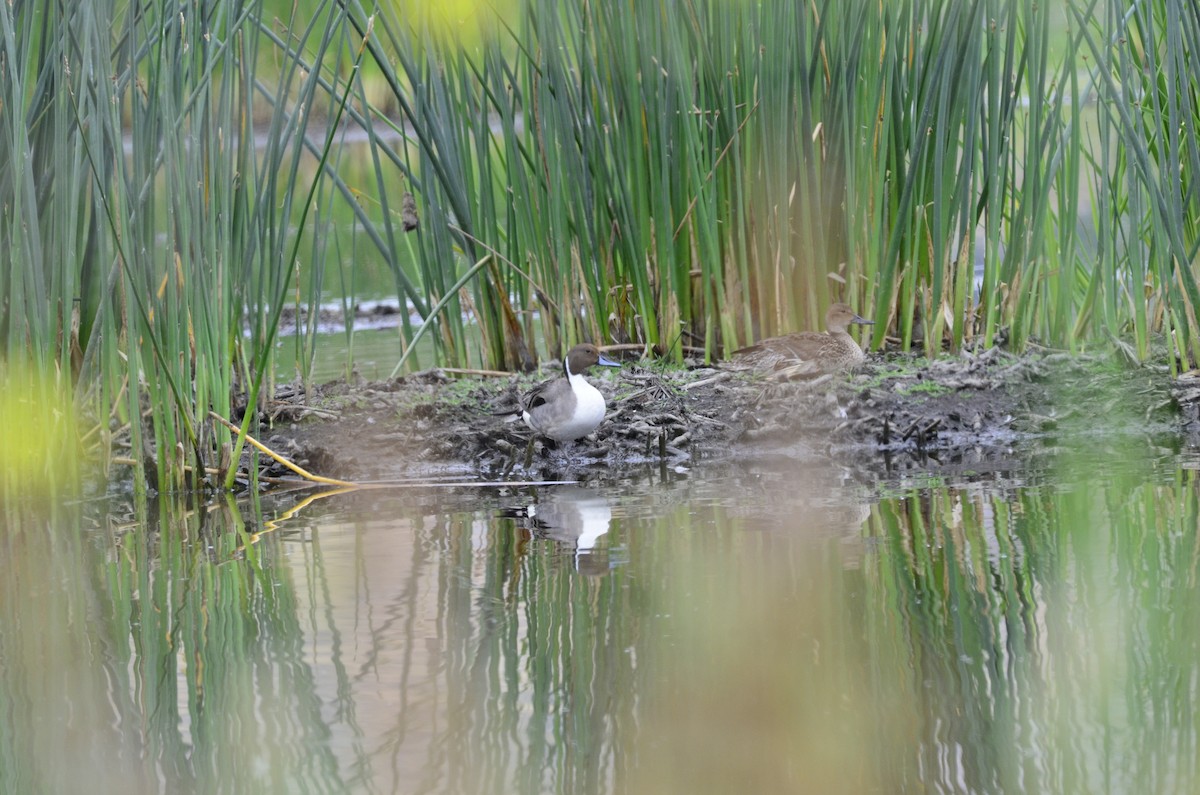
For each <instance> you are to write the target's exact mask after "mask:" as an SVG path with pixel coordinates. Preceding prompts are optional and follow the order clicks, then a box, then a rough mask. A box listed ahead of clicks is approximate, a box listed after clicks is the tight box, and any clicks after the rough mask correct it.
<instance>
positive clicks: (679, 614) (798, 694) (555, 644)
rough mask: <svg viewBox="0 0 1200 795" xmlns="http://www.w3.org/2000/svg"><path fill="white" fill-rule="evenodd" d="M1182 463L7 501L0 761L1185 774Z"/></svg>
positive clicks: (337, 780) (92, 773)
mask: <svg viewBox="0 0 1200 795" xmlns="http://www.w3.org/2000/svg"><path fill="white" fill-rule="evenodd" d="M1002 463H1003V462H1002ZM1195 466H1196V461H1195V460H1194V459H1188V458H1187V457H1186V456H1185V457H1182V458H1181V457H1166V458H1163V457H1153V458H1151V457H1147V458H1144V459H1143V458H1141V457H1138V456H1136V455H1130V454H1129V453H1128V451H1125V452H1124V453H1122V454H1121V455H1120V456H1119V457H1117V456H1114V457H1113V459H1112V460H1111V461H1108V460H1105V459H1104V458H1103V457H1101V456H1090V457H1089V458H1088V459H1086V460H1084V459H1081V458H1078V457H1077V458H1072V459H1070V460H1069V461H1067V462H1066V463H1063V462H1061V461H1054V460H1051V463H1050V464H1046V463H1045V462H1044V460H1043V462H1042V463H1037V464H1034V463H1020V462H1017V463H1016V464H1014V463H1013V462H1009V464H1008V465H1006V466H1001V470H1002V471H1000V472H998V473H992V474H974V475H971V474H961V473H960V474H956V475H954V476H940V477H936V478H935V477H932V476H928V475H924V476H917V477H911V476H910V477H907V478H905V477H899V476H892V477H888V476H886V473H884V474H882V475H881V474H880V472H879V471H878V470H877V469H874V468H873V467H874V465H873V464H872V466H870V467H860V466H855V465H851V464H846V463H845V462H842V463H841V464H839V465H835V466H825V467H817V468H813V467H807V466H804V467H802V466H799V465H798V464H794V463H783V464H774V465H770V466H768V465H766V464H738V465H727V466H722V467H708V468H704V467H700V468H697V469H693V470H691V471H686V472H663V471H659V470H651V471H647V472H644V473H636V474H635V475H632V476H629V477H624V478H597V480H596V481H595V482H592V483H587V484H582V485H579V486H565V487H554V488H542V489H517V488H513V489H506V490H500V489H472V488H461V489H454V490H434V489H403V490H401V489H397V490H379V491H362V492H356V493H350V494H326V495H321V496H318V497H316V498H315V499H309V498H311V497H312V495H311V494H306V495H295V494H292V495H281V496H277V497H270V498H266V499H264V500H263V501H262V502H260V503H255V504H252V503H238V502H234V501H232V500H229V501H218V502H216V503H211V504H208V505H204V506H200V505H195V504H191V505H189V504H187V503H186V502H182V501H172V500H162V501H159V502H157V503H155V504H152V505H151V506H149V507H148V509H146V510H139V509H137V508H130V509H128V510H126V511H124V512H122V510H118V509H117V508H115V507H114V505H113V504H111V503H106V504H104V505H103V506H102V507H98V506H97V504H95V503H86V504H82V505H72V506H62V507H60V508H59V509H58V510H57V511H55V512H53V514H52V515H50V516H46V515H39V516H37V517H33V516H30V515H28V513H27V512H26V513H22V512H21V511H20V510H19V509H18V508H17V507H15V506H7V507H5V508H4V509H3V510H4V512H5V513H4V515H5V516H6V519H7V529H6V532H5V533H4V535H3V539H4V540H3V544H4V548H3V551H2V553H0V791H3V792H6V793H8V792H11V793H27V792H29V793H32V792H60V793H64V792H89V793H104V792H121V793H140V792H200V793H207V792H231V793H258V792H280V793H299V792H330V793H342V792H389V793H390V792H397V793H424V792H430V793H433V792H437V793H443V792H450V793H457V792H463V793H542V792H545V793H590V792H617V793H675V792H678V793H733V792H739V793H778V792H813V793H829V792H835V793H837V792H846V793H864V792H887V793H894V792H979V793H998V792H1013V793H1018V792H1020V793H1036V792H1081V793H1082V792H1089V793H1090V792H1192V791H1196V790H1197V785H1196V784H1195V783H1193V782H1195V781H1196V780H1197V771H1196V766H1197V758H1198V754H1197V750H1198V748H1197V746H1198V743H1200V739H1198V738H1200V734H1198V729H1200V717H1198V713H1197V709H1196V690H1197V687H1198V683H1200V588H1198V586H1197V569H1198V567H1200V538H1198V536H1197V511H1198V504H1200V501H1198V494H1200V490H1198V483H1197V476H1196V470H1195ZM981 469H982V468H981ZM531 503H535V504H536V505H537V513H536V516H535V518H533V519H530V518H528V517H527V516H525V515H523V512H524V509H525V508H526V507H527V506H528V505H529V504H531Z"/></svg>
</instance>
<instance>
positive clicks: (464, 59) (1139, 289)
mask: <svg viewBox="0 0 1200 795" xmlns="http://www.w3.org/2000/svg"><path fill="white" fill-rule="evenodd" d="M449 8H450V11H448V12H446V13H445V14H442V13H438V12H435V11H432V10H430V9H418V10H411V9H409V10H402V9H401V7H400V6H398V5H393V4H387V3H385V4H381V5H378V6H370V5H363V4H360V3H358V2H349V1H348V0H310V2H306V3H302V4H274V3H268V2H263V1H262V0H258V1H257V2H242V1H240V0H218V2H214V3H207V4H204V5H202V6H196V5H192V4H188V3H170V2H159V1H156V2H126V1H125V0H120V1H118V0H104V1H103V2H97V3H83V4H48V5H47V4H40V3H32V2H19V3H13V4H7V5H5V6H4V7H3V8H0V72H2V73H3V77H4V79H3V80H2V81H0V86H2V88H0V91H3V92H4V93H3V96H0V107H2V108H3V109H4V111H3V124H2V125H0V204H2V205H3V207H4V208H5V212H4V213H3V216H2V217H0V240H3V241H4V246H3V247H2V252H3V253H2V254H0V256H3V257H4V260H5V262H4V265H5V267H4V269H3V276H0V356H2V359H3V361H4V362H5V364H4V369H5V372H6V373H11V372H13V371H14V368H16V367H18V366H19V367H20V368H21V369H22V371H23V372H24V371H30V372H32V373H33V375H32V376H31V377H33V378H34V379H35V380H36V381H37V383H40V384H42V385H43V387H42V388H44V389H47V390H49V391H51V392H53V393H55V394H59V395H63V396H65V398H66V400H67V403H68V404H69V405H73V406H75V407H76V408H77V409H78V410H79V413H80V416H81V417H82V418H83V420H82V424H81V426H80V428H79V431H78V433H79V434H80V435H81V436H83V437H84V441H83V444H84V446H85V447H86V448H87V449H88V451H89V452H91V453H93V454H95V453H100V455H98V456H93V460H96V459H98V460H100V461H105V460H106V455H107V451H108V450H109V444H108V443H109V439H110V438H111V435H112V433H113V432H114V431H115V430H118V429H121V428H124V427H128V428H129V429H130V432H131V433H132V434H133V436H134V443H133V446H134V449H137V450H144V451H146V455H147V457H148V460H149V461H151V462H152V464H151V466H150V473H149V476H148V478H145V479H143V478H137V480H138V481H139V488H142V487H150V488H160V489H174V488H184V487H187V488H195V487H200V486H202V485H203V484H205V483H206V482H207V483H210V484H213V485H221V484H223V485H229V484H231V483H232V482H233V478H234V476H235V475H234V471H235V469H236V467H230V466H229V465H228V463H229V462H230V461H237V460H238V457H239V454H240V453H241V450H242V445H243V442H244V440H243V439H242V438H241V436H240V435H238V434H231V432H230V431H228V430H227V429H226V428H225V427H223V426H221V425H219V424H215V423H213V422H211V421H209V419H207V417H208V413H209V412H210V411H212V412H214V413H216V414H218V415H220V416H222V417H226V418H228V417H230V416H231V415H233V414H235V413H240V412H241V411H242V408H241V407H243V406H246V405H249V406H254V407H262V406H263V401H265V400H266V399H267V397H269V395H270V394H271V393H272V390H273V389H274V388H275V384H276V378H277V377H279V376H280V374H279V373H277V370H276V358H277V356H278V355H279V346H280V345H281V344H284V345H286V347H287V348H288V349H289V356H288V359H289V361H292V362H294V367H295V368H296V371H297V372H298V375H299V376H300V377H301V378H304V377H305V376H306V374H307V373H308V372H309V370H310V367H311V362H312V360H313V356H314V351H315V349H316V347H317V346H318V345H320V344H321V343H320V340H319V338H318V335H316V334H315V322H310V323H305V324H300V325H299V326H298V327H296V328H295V330H294V331H293V332H292V333H290V334H289V335H288V336H287V338H286V339H281V335H280V333H279V329H280V317H281V313H283V312H284V310H285V307H291V308H292V309H293V310H294V309H296V308H297V307H300V308H307V309H308V310H309V312H308V317H316V316H317V312H316V307H317V305H318V304H320V302H321V301H322V300H324V299H326V298H328V297H330V296H332V297H335V298H337V299H338V300H341V301H343V302H345V303H347V304H349V303H352V302H353V301H354V300H355V299H356V298H357V292H358V287H360V286H361V281H356V280H357V279H359V277H358V276H356V272H357V271H359V270H362V271H367V270H373V271H375V272H379V271H382V272H384V273H386V274H389V275H390V276H389V278H390V282H391V284H392V286H393V288H394V290H393V292H394V294H395V295H396V296H398V297H399V299H400V301H401V306H402V309H405V310H408V311H401V312H400V315H399V332H398V334H397V336H396V341H395V356H394V359H395V363H394V371H395V372H399V371H402V370H404V369H405V368H407V367H409V366H411V365H412V364H413V363H414V361H415V359H414V356H415V355H419V356H420V357H421V360H422V361H423V363H424V364H425V365H428V364H430V363H441V364H447V365H459V366H462V365H471V366H483V367H488V368H494V369H501V370H513V369H515V370H522V369H527V368H529V367H531V366H532V365H533V364H534V363H535V362H536V361H538V359H539V358H540V357H543V356H545V355H547V354H549V355H550V356H551V358H556V357H557V356H558V355H559V354H560V353H561V352H562V351H563V350H564V349H565V348H566V347H569V345H570V344H571V343H574V342H576V341H579V340H588V341H596V342H603V343H628V344H636V345H641V346H644V349H645V350H646V352H647V353H652V354H654V355H657V356H661V357H665V358H666V359H667V360H678V359H679V358H680V357H681V356H683V355H684V354H685V353H689V354H692V355H698V356H700V357H702V358H706V359H708V360H714V359H718V358H720V357H721V356H722V355H723V354H724V353H725V352H726V351H729V350H731V349H732V348H733V347H738V346H741V345H744V344H747V343H749V342H752V341H753V340H755V339H757V338H760V337H762V336H766V335H770V334H774V333H777V332H783V331H792V330H797V329H804V328H813V327H819V318H820V317H821V313H822V312H823V310H824V307H825V306H827V305H828V304H829V303H830V302H832V301H834V300H844V301H847V302H848V303H850V304H851V305H853V306H854V307H855V308H856V310H857V311H859V312H860V313H862V314H864V315H866V316H868V317H870V318H872V319H874V320H875V321H876V325H875V326H874V327H873V328H874V331H873V335H872V337H871V338H870V340H869V342H870V344H871V345H873V346H876V347H877V346H879V345H880V343H881V342H882V341H883V340H884V338H885V336H887V335H891V336H892V337H894V338H897V339H899V340H900V343H901V345H902V346H903V347H909V346H914V345H915V346H917V347H920V348H922V349H923V350H924V351H925V352H926V353H927V354H931V355H934V354H937V353H939V352H941V351H942V350H944V349H946V348H948V349H950V350H958V349H961V348H962V347H963V346H964V345H966V344H969V343H973V342H976V341H981V342H982V343H983V344H984V345H985V346H988V345H991V344H992V343H993V342H995V341H996V340H997V338H998V335H1002V337H1003V339H1004V340H1005V342H1006V343H1007V344H1008V345H1009V346H1010V347H1011V348H1012V349H1015V350H1018V351H1019V350H1021V349H1022V348H1023V347H1024V346H1025V345H1026V344H1027V343H1028V342H1029V341H1030V340H1031V339H1036V340H1037V341H1039V342H1040V343H1041V344H1043V345H1049V346H1056V347H1061V348H1064V349H1068V350H1080V349H1085V348H1088V347H1090V346H1094V345H1095V343H1096V342H1097V340H1108V339H1111V338H1120V339H1122V340H1124V341H1126V343H1127V344H1128V345H1130V346H1131V348H1132V350H1133V351H1134V355H1135V356H1136V357H1140V358H1143V359H1144V358H1146V357H1148V356H1149V355H1150V342H1151V339H1152V338H1153V337H1155V335H1160V334H1161V335H1163V336H1162V339H1163V340H1164V341H1165V343H1166V349H1167V354H1166V361H1167V363H1168V364H1169V366H1170V367H1172V368H1173V369H1178V368H1183V369H1187V368H1188V367H1190V366H1191V364H1192V362H1193V361H1194V359H1195V353H1196V350H1197V340H1198V339H1200V338H1198V336H1197V332H1198V331H1200V327H1198V326H1197V320H1196V307H1197V306H1198V305H1200V293H1198V292H1197V287H1196V280H1195V276H1194V267H1195V259H1196V251H1197V234H1196V223H1195V219H1196V218H1197V217H1200V212H1198V211H1197V207H1196V202H1197V201H1198V199H1197V193H1196V191H1195V190H1194V184H1193V183H1194V173H1195V170H1196V168H1197V166H1198V164H1200V145H1198V142H1197V140H1196V138H1195V135H1194V132H1193V129H1194V126H1195V121H1196V119H1197V117H1198V113H1200V111H1198V109H1197V107H1196V96H1197V92H1196V88H1197V84H1198V83H1200V66H1198V65H1197V63H1198V62H1197V60H1196V59H1195V58H1191V57H1189V55H1188V54H1189V53H1191V52H1194V51H1195V50H1196V49H1197V46H1198V45H1200V14H1198V12H1197V10H1196V9H1195V8H1194V7H1193V6H1191V5H1190V4H1186V3H1180V2H1176V1H1175V0H1147V1H1146V2H1136V3H1125V2H1120V1H1119V0H1091V1H1090V2H1082V1H1081V0H1067V1H1066V2H1064V3H1062V4H1047V3H1039V2H1034V0H1016V1H1015V2H1014V1H1011V0H976V1H975V2H967V3H960V2H951V1H950V0H902V1H901V2H896V3H883V4H877V3H859V2H852V3H843V2H827V3H814V4H795V3H771V2H763V3H752V2H702V1H700V0H691V1H688V2H670V3H636V4H629V5H624V4H617V5H614V4H607V3H587V2H583V1H582V0H565V1H563V0H528V1H527V2H520V3H512V4H505V5H502V6H501V7H491V6H486V7H485V6H482V5H481V6H477V7H476V6H470V5H467V6H452V7H449ZM351 140H353V141H354V143H353V144H352V145H351V143H350V142H351ZM345 338H346V340H347V341H349V342H350V344H348V345H346V346H345V347H346V350H347V354H346V367H347V368H349V367H350V366H351V365H352V362H353V355H354V354H353V350H354V349H353V344H352V339H353V330H352V329H350V328H347V329H346V331H345ZM422 344H424V347H422ZM418 352H419V353H418ZM21 377H25V376H21ZM282 377H283V378H285V379H287V380H290V378H291V377H292V373H290V372H289V373H284V374H282ZM64 416H65V415H64ZM246 416H247V417H248V420H247V422H246V423H245V426H246V428H247V429H253V428H254V427H255V424H256V423H255V420H256V418H257V415H256V412H255V411H249V412H247V413H246ZM206 472H207V474H205V473H206ZM144 480H145V481H148V482H146V483H143V482H142V481H144Z"/></svg>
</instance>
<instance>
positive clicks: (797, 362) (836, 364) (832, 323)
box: [733, 304, 875, 375]
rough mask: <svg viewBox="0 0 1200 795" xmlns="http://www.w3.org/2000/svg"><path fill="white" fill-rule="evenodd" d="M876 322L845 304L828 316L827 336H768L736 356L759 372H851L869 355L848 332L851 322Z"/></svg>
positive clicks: (806, 332)
mask: <svg viewBox="0 0 1200 795" xmlns="http://www.w3.org/2000/svg"><path fill="white" fill-rule="evenodd" d="M874 322H875V321H873V320H867V319H866V318H863V317H859V316H858V315H857V314H855V312H854V310H853V309H851V308H850V307H848V306H846V305H845V304H834V305H832V306H831V307H829V311H827V312H826V313H825V328H826V329H827V333H825V334H822V333H820V332H816V331H801V332H799V333H797V334H784V335H783V336H781V337H768V338H767V339H765V340H759V341H758V342H756V343H755V344H753V345H751V346H749V347H747V348H742V349H741V350H737V351H734V352H733V355H734V358H735V359H736V360H738V361H740V362H743V363H745V364H748V365H750V366H752V367H754V368H755V369H758V370H776V369H779V368H781V367H796V368H797V371H796V372H797V374H809V373H811V374H812V375H820V374H822V373H836V372H840V371H842V370H849V369H851V368H853V367H854V366H856V365H858V364H861V363H862V361H863V359H865V358H866V356H865V354H863V350H862V348H860V347H858V343H857V342H855V341H854V338H853V337H851V336H850V334H849V332H847V329H848V328H849V327H850V324H851V323H861V324H863V325H867V326H869V325H873V324H874Z"/></svg>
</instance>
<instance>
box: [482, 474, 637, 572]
mask: <svg viewBox="0 0 1200 795" xmlns="http://www.w3.org/2000/svg"><path fill="white" fill-rule="evenodd" d="M500 515H501V516H502V517H504V518H508V519H514V520H516V522H517V526H518V527H520V528H521V529H522V530H523V531H525V532H526V533H528V534H529V535H530V536H531V537H533V538H544V539H549V540H551V541H553V542H554V543H556V544H558V545H559V547H560V548H561V549H563V550H565V551H568V552H571V553H572V554H573V558H574V562H575V569H576V570H577V571H580V572H582V573H585V574H606V573H607V572H608V570H609V567H610V565H615V562H610V561H611V557H610V555H609V549H608V547H607V546H600V547H598V546H597V545H598V544H599V543H600V541H601V538H602V537H603V536H605V535H607V533H608V530H609V527H610V526H611V525H612V503H611V502H610V500H609V499H608V498H607V497H605V496H604V492H603V491H601V490H600V489H595V488H582V487H579V486H554V487H546V488H542V489H540V493H539V494H538V495H537V498H536V500H535V501H533V502H530V503H528V504H526V505H522V506H519V507H512V508H505V509H503V510H501V511H500Z"/></svg>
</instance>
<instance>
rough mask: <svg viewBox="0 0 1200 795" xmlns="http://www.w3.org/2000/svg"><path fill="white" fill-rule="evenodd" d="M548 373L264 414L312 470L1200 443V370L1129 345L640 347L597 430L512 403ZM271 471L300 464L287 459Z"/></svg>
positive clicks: (282, 448) (508, 469) (928, 457)
mask: <svg viewBox="0 0 1200 795" xmlns="http://www.w3.org/2000/svg"><path fill="white" fill-rule="evenodd" d="M551 375H552V373H551V372H549V371H547V372H544V373H543V374H541V375H540V376H517V375H513V376H509V377H505V378H478V377H458V376H453V375H450V374H447V373H446V372H444V371H441V370H437V369H435V370H429V371H426V372H422V373H418V374H414V375H409V376H403V377H400V378H396V379H392V380H390V381H381V382H351V381H346V380H340V381H334V382H331V383H327V384H323V385H319V386H312V387H309V388H308V389H307V390H305V389H304V388H303V387H302V386H300V385H299V384H297V385H293V386H288V387H283V388H281V389H279V390H278V391H277V395H276V399H275V400H274V401H273V402H272V403H271V404H270V405H269V406H268V407H267V409H266V411H265V412H264V413H263V417H262V418H263V420H264V421H265V422H269V429H268V430H267V431H266V432H265V433H264V434H262V436H263V441H265V442H266V443H267V444H268V445H269V446H270V447H271V448H272V449H274V450H276V451H278V452H280V453H281V454H283V455H285V456H286V457H288V458H289V459H291V460H293V461H294V462H296V463H298V464H300V465H301V466H304V467H305V468H307V469H309V470H311V471H314V472H318V473H320V474H322V475H326V476H330V477H337V478H342V479H345V480H353V481H356V482H363V481H375V480H397V479H405V478H429V477H447V476H465V477H482V478H486V479H489V480H496V479H510V478H514V479H551V478H581V479H587V478H588V477H589V476H598V475H612V474H619V473H620V471H621V470H622V469H623V468H634V467H641V466H645V465H658V466H665V467H673V468H679V469H683V468H689V467H692V466H695V465H698V464H700V463H703V462H721V461H731V460H734V461H736V460H739V459H761V458H770V457H780V458H784V459H789V460H792V461H795V462H797V463H800V464H814V465H820V464H821V462H822V461H829V460H830V459H834V460H842V461H854V462H855V464H856V465H857V466H865V467H867V468H869V469H871V470H878V471H884V470H886V471H895V470H901V471H906V470H928V471H941V470H953V471H962V470H964V469H967V470H971V471H979V470H986V469H988V468H990V467H1009V466H1012V465H1013V460H1014V458H1015V457H1019V454H1020V452H1021V451H1022V450H1028V449H1031V448H1052V447H1057V446H1074V447H1079V448H1088V447H1093V448H1097V447H1100V446H1107V445H1111V444H1116V443H1120V444H1129V443H1132V444H1135V445H1142V444H1148V445H1154V446H1158V447H1165V448H1167V449H1169V450H1175V451H1178V450H1180V449H1183V448H1184V447H1186V446H1195V445H1197V444H1198V443H1200V379H1192V378H1189V377H1186V376H1185V377H1181V378H1179V379H1172V378H1171V376H1170V373H1169V370H1168V368H1167V367H1166V366H1165V365H1141V366H1139V365H1133V364H1130V363H1129V362H1128V361H1127V360H1125V359H1124V358H1123V357H1121V356H1120V355H1118V352H1114V353H1112V354H1087V355H1079V354H1068V353H1063V352H1050V351H1033V352H1027V353H1024V354H1022V355H1020V356H1017V355H1014V354H1012V353H1009V352H1007V351H1005V350H1004V349H1002V348H991V349H988V350H985V351H982V352H979V353H969V352H964V353H961V354H959V355H956V356H946V357H942V358H939V359H935V360H927V359H924V358H920V357H917V356H914V355H905V354H898V353H890V354H873V355H871V356H870V357H869V358H868V361H867V362H866V363H865V364H864V365H862V366H861V367H860V368H858V369H857V370H856V371H855V372H854V373H851V374H847V375H843V376H840V377H822V378H820V379H817V380H814V381H781V380H775V379H773V378H771V377H763V376H752V375H749V374H746V373H739V372H735V371H731V370H729V369H725V368H723V367H704V366H692V367H689V368H686V369H679V368H675V369H665V368H662V367H657V366H655V365H654V364H653V363H647V362H645V361H637V362H629V363H627V364H625V366H624V367H623V368H622V369H621V370H620V371H617V372H614V373H612V374H609V373H603V374H599V377H593V378H592V379H591V380H592V382H593V383H594V384H596V385H597V386H598V387H599V388H600V390H601V392H603V393H604V395H605V398H606V400H607V401H608V405H609V409H608V415H607V417H606V419H605V421H604V423H603V424H602V425H601V426H600V428H599V429H597V431H596V432H595V433H594V434H592V435H591V436H589V437H587V438H585V439H581V440H579V441H578V442H575V443H573V444H565V445H557V446H556V445H554V444H553V443H549V442H546V441H545V440H542V439H535V438H532V434H531V432H530V431H529V430H528V429H527V428H526V427H525V426H524V424H523V423H521V422H520V421H519V420H516V421H513V420H514V419H515V418H514V417H512V416H509V417H505V416H501V415H502V414H503V413H504V412H505V411H509V410H511V409H513V408H514V407H515V406H516V404H517V396H518V395H519V394H520V393H521V392H522V391H524V390H526V389H528V388H529V387H530V386H532V385H533V384H535V383H537V382H538V381H539V380H542V379H544V378H547V377H550V376H551ZM605 376H607V377H605ZM263 472H264V474H267V475H269V476H272V477H287V476H289V475H290V473H288V472H287V471H286V470H284V469H283V468H282V467H281V466H279V465H277V464H271V465H270V466H269V467H266V468H265V469H264V470H263Z"/></svg>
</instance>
